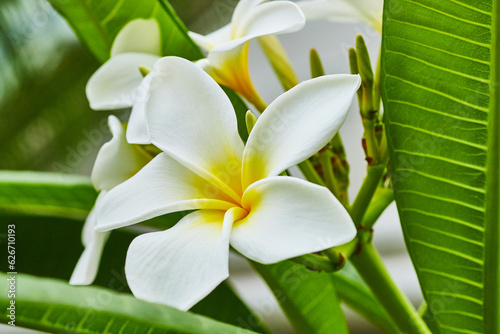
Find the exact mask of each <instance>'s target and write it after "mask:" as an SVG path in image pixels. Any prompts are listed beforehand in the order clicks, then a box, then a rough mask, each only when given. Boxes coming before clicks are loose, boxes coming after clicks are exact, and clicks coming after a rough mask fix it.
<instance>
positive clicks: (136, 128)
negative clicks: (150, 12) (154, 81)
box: [86, 19, 161, 144]
mask: <svg viewBox="0 0 500 334" xmlns="http://www.w3.org/2000/svg"><path fill="white" fill-rule="evenodd" d="M160 55H161V39H160V28H159V26H158V23H157V22H156V20H154V19H148V20H145V19H136V20H133V21H130V22H129V23H127V24H126V25H125V26H124V27H123V29H122V30H121V31H120V32H119V33H118V35H117V36H116V38H115V40H114V42H113V45H112V47H111V58H110V59H109V60H108V61H107V62H106V63H104V64H103V65H102V66H101V67H100V68H99V69H98V70H97V71H96V72H95V73H94V74H93V75H92V77H91V78H90V80H89V82H88V83H87V88H86V93H87V98H88V100H89V102H90V107H91V108H92V109H95V110H110V109H121V108H130V107H132V113H131V114H130V120H129V126H128V128H127V139H128V141H129V142H130V143H135V144H148V143H149V136H148V134H147V132H146V125H145V123H144V119H145V118H144V102H145V100H146V99H147V93H148V89H149V84H150V80H149V78H147V77H146V78H144V76H145V75H146V74H147V73H145V71H147V68H149V69H151V68H153V66H154V64H155V62H156V61H157V60H158V59H160Z"/></svg>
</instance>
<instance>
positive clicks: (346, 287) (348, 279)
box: [331, 262, 398, 334]
mask: <svg viewBox="0 0 500 334" xmlns="http://www.w3.org/2000/svg"><path fill="white" fill-rule="evenodd" d="M331 279H332V281H333V286H334V287H335V289H336V290H337V293H338V295H339V297H340V299H341V300H342V301H343V302H344V303H345V304H346V305H347V306H349V307H350V308H351V309H352V310H354V311H356V312H358V313H359V314H360V315H362V316H363V317H364V318H365V319H367V320H368V321H370V322H371V323H372V324H374V325H375V326H377V327H378V328H379V329H381V330H383V331H384V333H395V334H396V333H398V327H397V326H396V324H394V322H393V321H392V320H391V318H390V317H389V315H388V314H387V312H386V311H385V310H384V308H383V307H382V305H380V303H379V302H378V301H377V299H376V298H375V297H374V296H373V294H372V292H371V291H370V289H369V288H368V286H367V285H366V284H365V282H363V279H362V278H361V277H360V276H359V274H358V272H357V271H356V269H355V268H354V267H353V266H352V264H351V263H350V262H347V263H346V265H345V267H344V268H343V269H342V270H340V271H339V272H336V273H334V274H332V275H331Z"/></svg>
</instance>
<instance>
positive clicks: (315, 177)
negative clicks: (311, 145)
mask: <svg viewBox="0 0 500 334" xmlns="http://www.w3.org/2000/svg"><path fill="white" fill-rule="evenodd" d="M297 166H298V167H299V169H300V171H301V172H302V174H304V177H305V178H306V180H307V181H309V182H312V183H316V184H319V185H320V186H323V187H324V186H325V183H324V182H323V180H322V179H321V177H319V174H318V172H316V170H315V169H314V166H313V165H312V163H311V162H310V161H309V160H305V161H303V162H301V163H300V164H298V165H297Z"/></svg>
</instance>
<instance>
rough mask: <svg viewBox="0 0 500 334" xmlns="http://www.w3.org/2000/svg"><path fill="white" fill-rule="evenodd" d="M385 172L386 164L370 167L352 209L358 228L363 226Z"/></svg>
mask: <svg viewBox="0 0 500 334" xmlns="http://www.w3.org/2000/svg"><path fill="white" fill-rule="evenodd" d="M384 171H385V164H383V165H374V166H368V169H367V175H366V178H365V180H364V181H363V184H362V185H361V189H360V190H359V193H358V195H357V196H356V199H355V200H354V203H353V204H352V208H351V218H352V220H353V221H354V224H355V225H356V227H359V226H360V225H361V222H362V221H363V217H364V216H365V212H366V210H367V209H368V205H369V204H370V202H371V200H372V197H373V194H375V190H377V187H378V185H379V182H380V179H381V178H382V176H383V175H384Z"/></svg>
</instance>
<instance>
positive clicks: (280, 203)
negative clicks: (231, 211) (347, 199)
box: [231, 176, 356, 264]
mask: <svg viewBox="0 0 500 334" xmlns="http://www.w3.org/2000/svg"><path fill="white" fill-rule="evenodd" d="M242 204H243V207H245V208H246V209H247V210H249V212H250V213H249V214H248V216H247V217H246V218H244V219H242V220H240V221H237V222H235V223H234V226H233V229H232V231H231V245H232V246H233V247H234V248H235V249H236V250H237V251H238V252H240V253H241V254H243V255H245V256H246V257H248V258H250V259H252V260H254V261H257V262H260V263H263V264H269V263H275V262H279V261H282V260H285V259H289V258H292V257H296V256H299V255H303V254H308V253H312V252H317V251H321V250H324V249H326V248H329V247H333V246H338V245H341V244H344V243H346V242H348V241H350V240H352V239H353V238H354V237H355V236H356V228H355V227H354V223H353V222H352V220H351V217H350V216H349V214H348V213H347V211H346V209H345V208H344V207H343V206H342V204H340V202H339V201H338V200H337V199H336V198H335V196H333V195H332V194H331V193H330V192H329V191H328V189H326V188H324V187H320V186H318V185H315V184H312V183H310V182H307V181H304V180H300V179H296V178H293V177H284V176H277V177H271V178H267V179H264V180H261V181H259V182H257V183H255V184H252V185H251V186H250V187H249V188H248V189H247V190H246V191H245V194H244V195H243V201H242Z"/></svg>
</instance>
